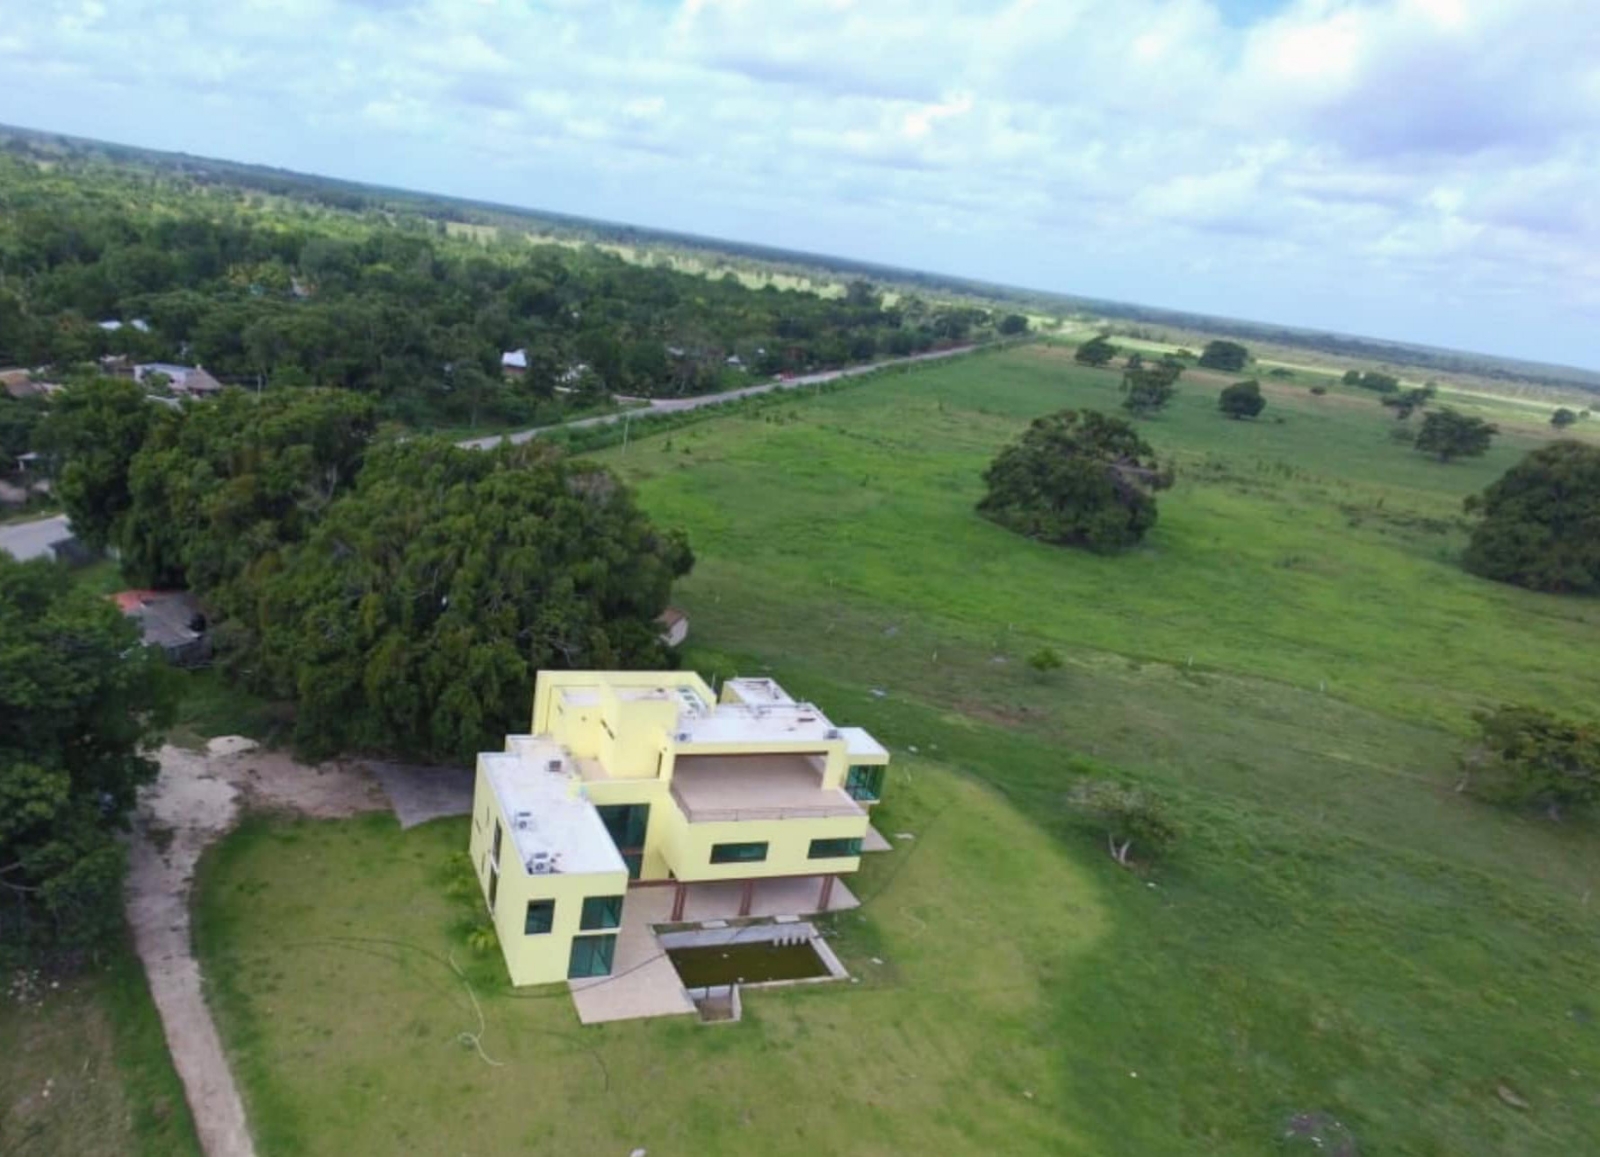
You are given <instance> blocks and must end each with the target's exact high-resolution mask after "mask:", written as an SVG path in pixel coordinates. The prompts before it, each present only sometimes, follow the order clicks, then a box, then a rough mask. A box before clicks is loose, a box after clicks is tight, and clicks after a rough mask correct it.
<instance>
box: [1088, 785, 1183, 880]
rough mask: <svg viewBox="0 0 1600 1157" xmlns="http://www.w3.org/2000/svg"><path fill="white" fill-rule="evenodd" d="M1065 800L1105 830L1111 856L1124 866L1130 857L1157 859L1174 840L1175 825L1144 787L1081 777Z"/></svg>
mask: <svg viewBox="0 0 1600 1157" xmlns="http://www.w3.org/2000/svg"><path fill="white" fill-rule="evenodd" d="M1067 801H1068V805H1069V806H1070V807H1071V809H1072V810H1073V811H1075V812H1078V813H1079V814H1081V815H1083V816H1085V817H1086V818H1088V819H1090V820H1092V821H1093V822H1094V824H1095V826H1096V827H1098V828H1103V829H1104V830H1105V835H1106V846H1107V847H1108V848H1109V849H1110V852H1111V858H1112V859H1113V860H1115V861H1116V862H1117V863H1119V864H1121V865H1122V866H1123V867H1124V868H1126V867H1127V866H1128V865H1129V863H1130V860H1131V858H1133V857H1137V858H1139V859H1141V860H1156V859H1160V858H1162V857H1164V856H1166V855H1168V854H1169V853H1170V852H1171V851H1172V847H1173V845H1174V844H1176V843H1177V842H1178V835H1179V832H1178V825H1177V824H1176V823H1175V822H1174V821H1173V819H1172V817H1171V815H1170V814H1169V813H1168V811H1167V807H1166V805H1165V804H1164V803H1163V802H1162V801H1161V799H1160V797H1159V796H1157V795H1156V794H1155V793H1154V792H1152V791H1150V790H1149V789H1148V788H1143V787H1139V786H1137V785H1136V784H1126V783H1114V782H1112V781H1111V780H1105V779H1084V780H1080V781H1079V782H1077V783H1076V784H1074V785H1073V787H1072V791H1071V793H1069V795H1068V796H1067Z"/></svg>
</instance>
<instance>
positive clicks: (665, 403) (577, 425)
mask: <svg viewBox="0 0 1600 1157" xmlns="http://www.w3.org/2000/svg"><path fill="white" fill-rule="evenodd" d="M977 348H978V347H977V346H970V345H965V346H958V347H957V348H955V349H948V350H936V351H935V352H933V353H928V354H913V355H912V356H911V357H907V358H895V359H894V360H893V361H887V362H873V363H870V364H868V365H864V366H847V367H846V368H845V369H842V370H823V371H822V372H821V373H817V374H804V375H801V376H799V377H793V378H785V379H783V380H782V381H776V382H763V383H762V384H761V385H759V386H745V387H743V388H741V389H737V390H724V391H723V392H722V393H720V394H701V395H699V396H697V397H692V398H654V399H652V400H651V402H650V405H649V406H648V407H642V408H640V409H636V410H624V411H623V412H622V413H620V414H600V415H598V416H596V417H593V418H579V419H577V420H576V421H573V422H562V423H560V424H559V425H555V426H539V427H538V428H536V429H533V430H518V431H517V432H516V433H515V434H491V435H490V436H489V437H487V438H469V439H468V440H467V441H465V442H457V443H456V445H458V446H460V447H461V448H462V449H465V450H492V449H494V448H495V447H496V446H498V445H500V444H501V443H502V442H510V443H511V444H512V445H513V446H520V445H521V444H522V443H524V442H529V441H532V440H533V439H534V438H537V437H538V436H539V435H540V434H543V433H546V432H548V431H550V430H560V429H565V428H568V427H570V428H572V429H574V430H577V429H581V428H583V427H584V426H604V425H607V424H608V423H611V422H619V421H621V420H622V419H623V418H626V417H634V416H643V415H646V414H671V413H676V412H677V411H679V410H698V409H700V408H701V407H702V406H714V405H716V404H717V403H718V402H732V401H734V400H736V399H738V398H750V397H754V396H755V395H757V394H770V393H771V392H772V391H774V390H794V389H799V388H800V387H801V386H815V385H819V384H821V383H823V382H834V381H838V380H839V379H840V378H853V377H855V376H857V375H858V374H870V373H871V372H872V371H873V370H881V369H883V368H884V367H885V366H904V365H912V364H914V363H916V362H929V361H934V360H936V359H938V358H949V357H955V356H957V355H958V354H965V353H971V352H972V351H973V350H975V349H977Z"/></svg>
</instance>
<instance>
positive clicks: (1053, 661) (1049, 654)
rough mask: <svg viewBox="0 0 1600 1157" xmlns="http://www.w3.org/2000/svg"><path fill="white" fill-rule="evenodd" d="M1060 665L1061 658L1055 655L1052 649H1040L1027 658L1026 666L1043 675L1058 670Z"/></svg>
mask: <svg viewBox="0 0 1600 1157" xmlns="http://www.w3.org/2000/svg"><path fill="white" fill-rule="evenodd" d="M1061 665H1062V660H1061V656H1060V655H1058V654H1056V652H1055V649H1054V648H1053V647H1040V648H1039V649H1038V650H1037V651H1035V652H1034V653H1033V654H1031V655H1029V656H1028V666H1030V667H1032V668H1033V669H1034V670H1035V671H1037V672H1039V674H1041V675H1043V674H1046V673H1047V672H1050V671H1055V670H1059V669H1060V667H1061Z"/></svg>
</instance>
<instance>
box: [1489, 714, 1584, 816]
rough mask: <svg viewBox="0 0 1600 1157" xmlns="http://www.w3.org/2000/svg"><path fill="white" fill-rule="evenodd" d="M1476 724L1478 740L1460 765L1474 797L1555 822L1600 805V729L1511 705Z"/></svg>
mask: <svg viewBox="0 0 1600 1157" xmlns="http://www.w3.org/2000/svg"><path fill="white" fill-rule="evenodd" d="M1473 719H1474V720H1475V721H1476V722H1477V724H1478V730H1479V740H1478V743H1477V744H1475V745H1474V746H1473V747H1472V748H1471V749H1470V750H1469V751H1468V752H1467V753H1466V754H1465V755H1464V756H1463V757H1462V760H1461V766H1462V770H1463V772H1465V776H1466V778H1465V779H1464V780H1463V787H1464V788H1465V789H1466V790H1468V791H1470V792H1471V793H1472V794H1473V795H1476V796H1478V797H1479V798H1481V799H1485V800H1488V801H1490V802H1493V803H1500V804H1506V805H1509V806H1513V807H1538V808H1542V809H1543V810H1544V811H1545V813H1546V814H1547V815H1549V817H1550V818H1551V819H1553V820H1559V819H1560V818H1561V816H1562V813H1563V812H1565V811H1570V810H1575V809H1578V808H1584V807H1588V806H1591V805H1593V804H1594V803H1596V802H1597V801H1600V727H1596V726H1595V725H1593V724H1590V723H1576V722H1573V721H1571V720H1567V719H1560V718H1558V717H1556V716H1555V715H1552V714H1551V713H1550V712H1548V711H1544V710H1542V709H1540V708H1537V707H1517V706H1510V705H1507V706H1503V707H1500V708H1497V709H1496V710H1494V711H1479V712H1477V713H1475V714H1474V715H1473Z"/></svg>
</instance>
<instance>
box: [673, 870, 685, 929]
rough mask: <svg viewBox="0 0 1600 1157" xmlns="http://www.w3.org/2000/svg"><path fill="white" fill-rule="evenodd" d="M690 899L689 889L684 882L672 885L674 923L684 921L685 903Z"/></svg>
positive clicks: (680, 881)
mask: <svg viewBox="0 0 1600 1157" xmlns="http://www.w3.org/2000/svg"><path fill="white" fill-rule="evenodd" d="M688 898H689V889H688V888H687V887H686V886H685V885H684V883H683V881H682V880H679V881H678V882H677V883H676V884H674V885H672V922H673V923H674V924H676V923H678V922H679V921H681V920H682V919H683V902H684V901H685V900H687V899H688Z"/></svg>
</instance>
